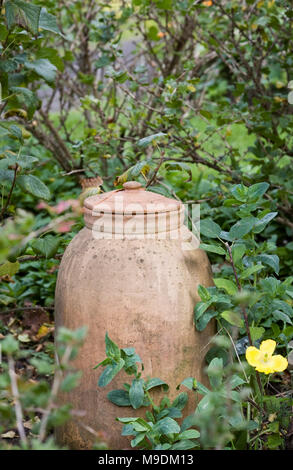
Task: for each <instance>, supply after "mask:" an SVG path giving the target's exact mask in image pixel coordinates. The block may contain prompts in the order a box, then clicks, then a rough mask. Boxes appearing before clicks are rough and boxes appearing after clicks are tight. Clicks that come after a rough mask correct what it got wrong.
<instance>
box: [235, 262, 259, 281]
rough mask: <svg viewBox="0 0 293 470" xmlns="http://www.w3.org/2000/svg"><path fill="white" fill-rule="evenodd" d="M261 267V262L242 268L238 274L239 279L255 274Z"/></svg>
mask: <svg viewBox="0 0 293 470" xmlns="http://www.w3.org/2000/svg"><path fill="white" fill-rule="evenodd" d="M263 268H264V266H263V265H262V264H256V265H255V266H250V267H249V268H247V269H244V271H242V273H241V275H240V278H241V279H247V278H248V277H250V276H251V275H252V274H255V273H258V272H259V271H261V270H262V269H263Z"/></svg>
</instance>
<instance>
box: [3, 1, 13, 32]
mask: <svg viewBox="0 0 293 470" xmlns="http://www.w3.org/2000/svg"><path fill="white" fill-rule="evenodd" d="M4 7H5V18H6V23H7V27H8V29H11V27H12V26H13V25H14V23H15V14H16V9H15V6H14V4H13V2H10V1H8V2H5V4H4Z"/></svg>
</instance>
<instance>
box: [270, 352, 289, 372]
mask: <svg viewBox="0 0 293 470" xmlns="http://www.w3.org/2000/svg"><path fill="white" fill-rule="evenodd" d="M272 361H273V367H274V371H275V372H282V371H283V370H285V369H287V367H288V361H287V359H286V358H285V357H283V356H281V355H280V354H277V355H276V356H273V357H272Z"/></svg>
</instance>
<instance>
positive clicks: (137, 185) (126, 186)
mask: <svg viewBox="0 0 293 470" xmlns="http://www.w3.org/2000/svg"><path fill="white" fill-rule="evenodd" d="M123 188H124V189H126V190H128V189H141V188H142V185H141V183H139V182H138V181H127V182H126V183H123Z"/></svg>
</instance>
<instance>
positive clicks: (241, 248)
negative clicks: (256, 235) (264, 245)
mask: <svg viewBox="0 0 293 470" xmlns="http://www.w3.org/2000/svg"><path fill="white" fill-rule="evenodd" d="M245 252H246V246H245V245H243V244H242V243H239V244H235V245H233V246H232V257H233V261H234V263H235V264H237V263H238V261H240V260H241V259H242V257H243V255H244V254H245Z"/></svg>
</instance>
